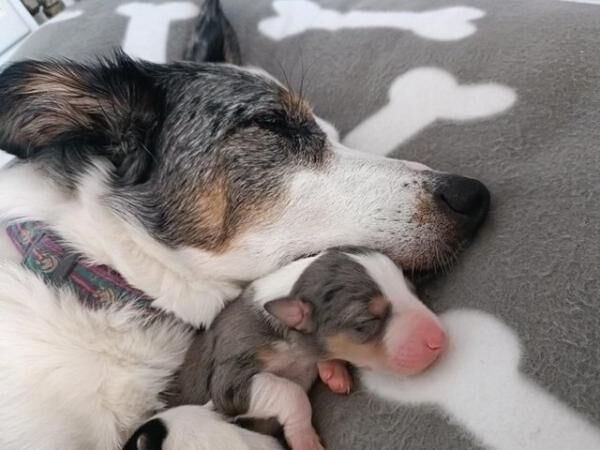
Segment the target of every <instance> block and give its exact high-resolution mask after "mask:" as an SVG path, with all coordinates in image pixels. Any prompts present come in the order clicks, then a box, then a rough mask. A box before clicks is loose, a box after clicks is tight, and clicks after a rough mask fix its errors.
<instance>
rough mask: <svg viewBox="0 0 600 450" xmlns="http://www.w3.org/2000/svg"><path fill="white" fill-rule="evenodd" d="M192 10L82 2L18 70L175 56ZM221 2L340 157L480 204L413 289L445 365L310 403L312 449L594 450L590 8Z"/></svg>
mask: <svg viewBox="0 0 600 450" xmlns="http://www.w3.org/2000/svg"><path fill="white" fill-rule="evenodd" d="M200 2H201V0H198V1H197V2H195V1H163V2H143V3H140V2H123V1H114V0H105V1H103V2H92V1H83V2H81V3H78V4H77V5H76V6H75V7H74V8H72V9H70V10H67V11H66V12H65V13H63V14H62V15H60V16H58V18H57V19H55V20H54V21H53V22H50V23H49V24H47V25H45V26H44V27H43V28H42V29H41V30H40V31H39V32H38V33H36V34H35V35H33V36H32V37H31V38H30V39H29V40H28V41H27V42H25V43H24V44H23V46H22V47H21V50H20V52H19V53H18V54H17V56H16V57H17V58H23V57H32V56H33V57H46V56H70V57H73V58H80V59H81V58H89V57H90V56H91V55H97V54H105V53H107V52H109V51H110V50H111V49H112V48H113V47H114V46H118V45H122V46H123V47H124V49H125V51H127V52H129V53H131V54H133V55H135V56H139V57H143V58H147V59H151V60H153V61H166V60H171V59H177V58H179V57H180V56H181V54H182V49H183V46H184V44H185V40H186V38H187V36H188V34H189V32H190V30H191V24H192V22H193V17H194V16H195V15H196V14H197V12H198V7H197V5H198V4H199V3H200ZM223 3H224V8H225V10H226V13H227V15H228V16H229V18H230V19H231V21H232V24H233V26H234V28H235V29H236V31H237V32H238V33H239V37H240V40H241V46H242V54H243V56H244V58H245V60H246V61H247V62H248V63H251V64H253V65H257V66H260V67H263V68H264V69H266V70H267V71H269V72H271V73H273V74H274V75H275V76H276V77H279V78H282V69H284V70H285V72H286V74H287V77H288V78H289V80H290V83H291V84H292V85H298V83H300V78H301V77H304V92H305V94H306V96H307V97H308V98H309V100H311V101H312V103H313V105H314V106H315V110H316V112H317V114H319V115H320V116H322V117H324V118H325V119H327V120H329V121H331V122H332V123H333V124H335V125H336V126H337V127H338V128H339V130H340V134H341V138H342V140H343V142H345V143H347V144H348V145H350V146H353V147H356V148H359V149H361V150H364V151H367V152H373V153H378V154H389V155H392V156H394V157H399V158H403V159H411V160H417V161H421V162H423V163H425V164H428V165H431V166H432V167H435V168H437V169H439V170H444V171H449V172H457V173H460V174H464V175H469V176H473V177H476V178H479V179H481V180H483V181H484V182H485V183H486V184H487V185H488V186H489V187H490V190H491V191H492V194H493V207H492V211H491V215H490V219H489V221H488V222H487V224H486V226H485V227H484V229H483V230H482V232H481V233H480V235H479V237H478V239H477V240H476V242H475V243H474V244H473V245H472V246H470V248H468V249H467V251H466V252H465V253H464V254H463V256H462V257H461V258H460V259H459V261H458V263H457V264H456V265H455V266H454V267H453V269H452V270H451V271H450V272H449V273H448V274H446V275H443V276H441V277H439V278H437V279H436V280H435V281H434V282H432V283H431V284H429V285H428V286H426V287H425V291H424V297H425V299H426V301H428V302H429V304H430V305H431V306H432V308H433V309H434V310H436V311H438V312H439V313H440V314H441V315H442V317H443V320H444V322H445V323H446V326H447V327H448V329H449V334H450V339H451V345H450V348H449V350H448V352H447V354H446V355H445V356H444V357H443V358H442V360H441V361H440V363H439V364H437V365H436V366H435V368H434V369H433V370H431V371H429V372H428V373H426V374H425V375H423V376H422V377H417V378H414V379H408V380H391V379H386V378H384V377H379V376H375V375H368V374H363V375H362V383H361V387H360V389H359V390H358V391H357V392H355V393H354V394H352V395H350V396H348V397H339V396H335V395H333V394H331V393H328V392H326V391H325V389H323V388H321V387H317V388H316V389H315V392H314V395H313V400H314V405H315V414H316V422H317V426H318V428H319V430H320V432H321V434H322V435H323V437H324V439H325V441H326V442H327V444H328V448H329V449H330V450H335V449H340V450H362V449H373V450H375V449H377V450H385V449H389V450H392V449H461V450H463V449H476V448H497V449H507V450H508V449H510V450H513V449H519V450H529V449H543V450H549V449H561V450H563V449H584V448H585V449H592V448H600V374H599V372H600V276H599V270H598V268H599V264H600V175H599V172H600V171H599V169H600V1H599V0H579V1H575V0H573V1H561V0H504V1H501V2H490V1H487V0H461V1H460V2H456V1H454V0H427V1H422V0H277V1H274V0H255V1H252V2H249V1H248V0H224V1H223ZM65 36H68V39H69V40H68V41H67V39H66V38H65ZM357 195H360V193H357Z"/></svg>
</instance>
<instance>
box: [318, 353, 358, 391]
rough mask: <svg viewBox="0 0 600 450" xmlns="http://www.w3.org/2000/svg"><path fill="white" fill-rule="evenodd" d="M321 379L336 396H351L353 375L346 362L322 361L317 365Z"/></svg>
mask: <svg viewBox="0 0 600 450" xmlns="http://www.w3.org/2000/svg"><path fill="white" fill-rule="evenodd" d="M317 367H318V369H319V378H321V381H323V383H325V384H326V385H327V387H328V388H329V389H330V390H331V391H332V392H335V393H336V394H349V393H350V391H351V390H352V375H350V372H349V371H348V366H347V365H346V363H345V362H343V361H339V360H330V361H321V362H319V363H318V364H317Z"/></svg>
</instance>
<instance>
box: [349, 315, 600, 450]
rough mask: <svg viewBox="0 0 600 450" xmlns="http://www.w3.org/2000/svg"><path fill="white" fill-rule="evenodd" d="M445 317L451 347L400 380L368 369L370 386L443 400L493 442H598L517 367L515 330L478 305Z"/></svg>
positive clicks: (594, 431) (525, 445)
mask: <svg viewBox="0 0 600 450" xmlns="http://www.w3.org/2000/svg"><path fill="white" fill-rule="evenodd" d="M441 320H442V322H443V323H444V325H445V327H446V329H447V331H448V336H449V347H448V349H447V351H446V353H445V354H443V355H442V356H441V357H440V359H439V361H438V362H437V363H436V364H435V365H434V366H433V367H432V368H431V369H430V370H428V371H427V372H424V373H423V374H422V375H419V376H418V377H412V378H405V379H402V380H401V379H398V378H395V379H394V378H391V377H388V376H385V375H378V374H374V373H373V372H363V373H362V374H361V378H362V381H363V382H364V384H365V386H366V387H367V388H368V389H370V390H371V391H372V392H374V393H376V394H378V395H380V396H381V397H383V398H387V399H392V400H396V401H398V402H401V403H408V404H421V403H425V404H437V405H439V406H440V407H441V408H442V409H443V410H444V411H445V412H447V413H448V414H449V415H450V416H451V417H452V419H453V420H456V421H458V422H459V423H460V424H462V425H463V426H464V427H465V428H467V429H468V430H469V431H470V432H472V433H473V434H474V435H475V436H476V437H477V438H479V439H480V440H481V441H482V442H483V443H484V444H485V445H486V446H489V447H490V448H495V449H498V450H514V449H517V448H518V449H520V450H537V449H544V450H554V449H556V450H559V449H560V450H562V449H565V448H600V429H598V428H596V427H594V426H593V425H592V424H591V423H590V422H589V421H588V420H587V419H586V418H585V417H583V416H582V415H580V414H579V413H578V412H577V411H575V410H573V409H572V408H570V407H569V406H567V405H565V404H564V403H561V402H560V401H559V400H558V399H557V398H556V397H554V396H552V395H551V394H550V393H548V392H546V391H545V390H544V389H543V388H542V387H541V386H539V385H537V384H536V383H535V382H534V381H533V380H531V379H530V378H529V377H527V376H526V375H524V374H522V373H521V372H520V371H519V361H520V359H521V353H522V352H521V344H520V342H519V340H518V338H517V336H516V334H515V332H514V331H513V330H511V329H510V328H509V327H507V326H506V325H505V324H504V323H502V322H501V321H500V320H498V319H497V318H495V317H494V316H492V315H490V314H486V313H483V312H481V311H477V310H455V311H450V312H448V313H446V314H443V315H442V316H441Z"/></svg>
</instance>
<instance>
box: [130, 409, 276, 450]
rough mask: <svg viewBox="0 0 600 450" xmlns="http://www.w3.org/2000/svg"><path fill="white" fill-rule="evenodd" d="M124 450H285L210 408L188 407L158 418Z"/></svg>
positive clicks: (154, 418)
mask: <svg viewBox="0 0 600 450" xmlns="http://www.w3.org/2000/svg"><path fill="white" fill-rule="evenodd" d="M123 450H281V446H280V445H279V443H278V442H277V440H276V439H274V438H272V437H270V436H264V435H262V434H258V433H254V432H252V431H248V430H245V429H243V428H241V427H238V426H236V425H233V424H231V423H228V422H226V421H225V420H224V419H223V418H222V417H221V416H220V415H219V414H217V413H215V412H214V411H212V410H211V409H210V408H208V407H207V406H195V405H194V406H192V405H185V406H179V407H177V408H171V409H168V410H166V411H164V412H162V413H160V414H157V415H156V416H154V417H153V418H152V419H150V420H149V421H148V422H146V423H145V424H144V425H142V426H141V427H140V428H138V430H137V431H136V432H135V433H134V435H133V436H132V437H131V439H129V441H128V442H127V444H125V447H124V448H123Z"/></svg>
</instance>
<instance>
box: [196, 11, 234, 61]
mask: <svg viewBox="0 0 600 450" xmlns="http://www.w3.org/2000/svg"><path fill="white" fill-rule="evenodd" d="M184 59H186V60H188V61H197V62H228V63H232V64H237V65H240V64H241V63H242V58H241V55H240V45H239V42H238V38H237V35H236V33H235V31H234V30H233V27H232V26H231V23H229V20H228V19H227V17H226V16H225V13H223V8H221V2H220V1H219V0H205V1H204V5H203V7H202V11H201V12H200V16H199V18H198V22H197V23H196V26H195V27H194V32H193V34H192V36H191V39H190V42H189V43H188V46H187V48H186V50H185V53H184Z"/></svg>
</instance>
